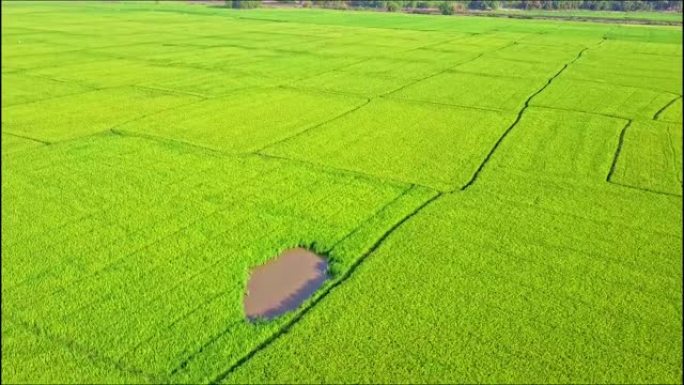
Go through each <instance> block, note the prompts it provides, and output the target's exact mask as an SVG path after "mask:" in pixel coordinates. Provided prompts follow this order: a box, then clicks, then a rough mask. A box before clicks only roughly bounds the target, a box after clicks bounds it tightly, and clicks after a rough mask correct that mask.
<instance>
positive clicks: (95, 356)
mask: <svg viewBox="0 0 684 385" xmlns="http://www.w3.org/2000/svg"><path fill="white" fill-rule="evenodd" d="M8 321H10V322H12V323H14V324H16V325H17V326H20V327H22V328H24V329H25V330H26V331H28V332H30V333H31V334H33V335H35V336H36V337H38V338H44V339H47V340H48V341H50V342H52V343H54V344H56V345H58V346H60V347H62V348H65V349H66V350H68V351H69V352H72V353H75V354H78V355H79V356H83V357H85V358H86V359H88V360H89V361H90V362H92V363H93V364H96V365H98V364H99V365H105V366H108V367H110V368H111V367H113V368H114V369H116V370H118V371H119V372H122V373H128V374H133V375H136V376H140V377H143V378H145V379H146V380H147V381H148V382H150V383H153V384H160V383H167V382H168V381H164V380H165V378H162V377H160V376H159V375H154V374H151V373H147V372H145V371H143V370H141V369H139V368H135V367H132V366H127V365H125V364H124V363H123V362H121V361H118V360H115V359H112V358H111V357H108V356H106V355H104V354H102V353H100V352H98V351H96V350H93V349H90V348H88V347H86V346H83V345H81V344H79V343H78V342H76V341H73V340H71V339H68V338H65V337H61V336H57V335H53V334H51V333H49V332H47V331H46V330H45V329H43V328H41V327H40V326H39V325H38V324H37V323H35V321H33V322H27V321H24V320H21V319H19V318H16V317H12V318H9V319H8Z"/></svg>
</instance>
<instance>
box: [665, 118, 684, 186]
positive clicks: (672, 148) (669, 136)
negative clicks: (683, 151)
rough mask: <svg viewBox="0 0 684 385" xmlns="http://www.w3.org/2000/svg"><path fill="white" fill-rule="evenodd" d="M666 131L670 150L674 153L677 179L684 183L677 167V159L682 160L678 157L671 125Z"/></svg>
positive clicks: (673, 164)
mask: <svg viewBox="0 0 684 385" xmlns="http://www.w3.org/2000/svg"><path fill="white" fill-rule="evenodd" d="M665 133H667V144H669V147H670V152H671V153H672V171H673V172H674V175H675V179H676V180H677V182H679V184H680V185H681V184H682V178H681V177H682V175H681V174H680V172H679V170H678V169H677V160H680V159H679V158H677V151H676V150H675V145H674V141H673V140H672V132H671V131H670V129H669V127H668V128H667V129H666V130H665Z"/></svg>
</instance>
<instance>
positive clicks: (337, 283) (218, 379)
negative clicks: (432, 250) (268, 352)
mask: <svg viewBox="0 0 684 385" xmlns="http://www.w3.org/2000/svg"><path fill="white" fill-rule="evenodd" d="M412 188H413V187H411V188H409V189H408V190H407V191H406V192H408V191H409V190H410V189H412ZM443 195H444V193H443V192H437V193H436V194H435V195H434V196H432V198H429V199H427V200H425V201H424V202H423V203H422V204H420V205H419V206H418V207H416V208H415V209H413V211H411V212H410V213H409V214H408V215H406V216H404V217H403V218H401V219H400V220H398V221H397V222H396V223H395V224H394V225H392V226H391V227H390V228H389V229H388V230H387V231H385V233H383V234H382V235H381V236H380V237H379V238H378V239H377V240H376V241H375V243H373V244H372V245H371V246H370V248H369V249H368V250H367V251H366V252H365V253H363V254H362V255H361V256H360V257H359V258H358V259H356V260H355V261H354V262H353V263H352V264H351V265H350V266H349V268H347V270H346V271H345V272H344V273H343V274H342V275H341V276H340V277H339V278H338V279H337V280H336V281H334V282H332V283H331V284H330V285H329V286H328V287H327V288H326V289H325V290H324V291H323V292H321V293H320V295H318V296H317V297H315V298H314V299H312V300H311V301H310V302H309V304H308V305H307V306H306V307H304V308H303V309H302V310H301V311H300V312H299V313H298V314H296V315H295V316H294V317H292V318H291V319H290V320H289V321H287V322H286V323H285V324H284V325H283V326H282V327H281V328H280V329H279V330H278V331H277V332H275V333H274V334H273V335H271V336H270V337H268V338H267V339H265V340H264V341H263V342H261V343H260V344H259V345H257V346H256V347H255V348H254V349H252V350H251V351H249V352H248V353H247V354H245V355H244V356H243V357H241V358H240V359H238V360H237V361H236V362H235V363H233V364H232V365H231V366H230V367H229V368H228V369H226V370H225V371H223V372H221V373H220V374H219V375H218V376H216V377H215V378H214V379H213V380H211V381H210V383H211V384H218V383H220V382H221V381H222V380H224V379H225V378H226V377H228V376H229V375H230V374H231V373H233V372H234V371H235V370H236V369H238V368H239V367H240V366H242V365H244V364H245V363H246V362H247V361H249V360H250V359H251V358H252V357H254V356H255V355H256V354H257V353H259V352H260V351H262V350H264V349H266V348H267V347H268V346H269V345H271V344H272V343H273V342H275V341H276V340H277V339H278V338H280V336H282V335H283V334H285V333H287V332H288V331H289V330H290V329H291V328H292V327H293V326H294V325H295V324H297V322H298V321H299V320H301V319H302V318H303V317H304V316H305V315H306V314H307V313H308V312H309V311H310V310H311V309H313V308H314V307H315V306H316V305H317V304H318V303H319V302H320V301H322V300H323V299H324V298H325V297H326V296H327V295H328V294H330V293H331V292H332V291H333V290H334V289H335V288H337V287H338V286H340V285H341V284H342V283H344V282H345V281H346V280H348V279H349V278H350V277H351V276H352V275H353V274H354V272H355V271H356V269H357V268H358V267H359V266H360V265H361V264H362V263H363V262H364V261H365V260H366V259H367V258H368V257H369V256H370V255H371V254H373V252H375V251H376V250H377V249H378V248H379V247H380V246H381V245H382V243H383V242H384V241H385V240H386V239H387V237H389V236H390V235H391V234H392V233H393V232H394V231H395V230H396V229H398V228H399V227H401V225H403V224H404V223H405V222H406V221H408V220H409V219H411V218H412V217H414V216H415V215H416V214H418V213H419V212H421V211H422V210H423V209H424V208H425V207H427V206H429V205H430V204H431V203H432V202H435V201H436V200H438V199H439V198H440V197H442V196H443Z"/></svg>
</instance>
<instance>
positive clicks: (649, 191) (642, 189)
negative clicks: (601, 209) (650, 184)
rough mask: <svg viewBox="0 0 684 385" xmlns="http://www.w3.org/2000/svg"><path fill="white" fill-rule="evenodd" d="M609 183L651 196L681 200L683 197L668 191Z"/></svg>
mask: <svg viewBox="0 0 684 385" xmlns="http://www.w3.org/2000/svg"><path fill="white" fill-rule="evenodd" d="M608 183H610V184H612V185H616V186H620V187H625V188H629V189H632V190H639V191H642V192H646V193H650V194H658V195H665V196H668V197H674V198H681V197H682V195H681V194H675V193H671V192H667V191H659V190H653V189H650V188H646V187H640V186H632V185H629V184H625V183H620V182H613V181H609V182H608Z"/></svg>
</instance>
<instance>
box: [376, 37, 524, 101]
mask: <svg viewBox="0 0 684 385" xmlns="http://www.w3.org/2000/svg"><path fill="white" fill-rule="evenodd" d="M516 44H518V41H517V40H516V41H513V42H512V43H510V44H506V45H502V46H501V47H498V48H495V49H493V50H491V51H485V52H480V53H479V54H477V55H475V56H474V57H472V58H470V59H468V60H465V61H462V62H460V63H457V64H454V65H452V66H449V67H447V68H444V69H442V70H440V71H437V72H435V73H433V74H430V75H428V76H425V77H423V78H420V79H416V80H414V81H412V82H409V83H408V84H404V85H403V86H401V87H399V88H397V89H395V90H392V91H388V92H385V93H384V94H381V95H380V96H378V97H379V98H385V97H388V96H389V95H392V94H394V93H396V92H399V91H401V90H403V89H405V88H407V87H410V86H412V85H415V84H417V83H420V82H422V81H424V80H428V79H430V78H433V77H435V76H439V75H442V74H445V73H447V72H450V71H452V70H454V69H455V68H458V67H459V66H462V65H464V64H468V63H470V62H473V61H475V60H477V59H479V58H481V57H482V56H484V55H486V54H491V53H493V52H496V51H499V50H502V49H505V48H508V47H512V46H514V45H516Z"/></svg>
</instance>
